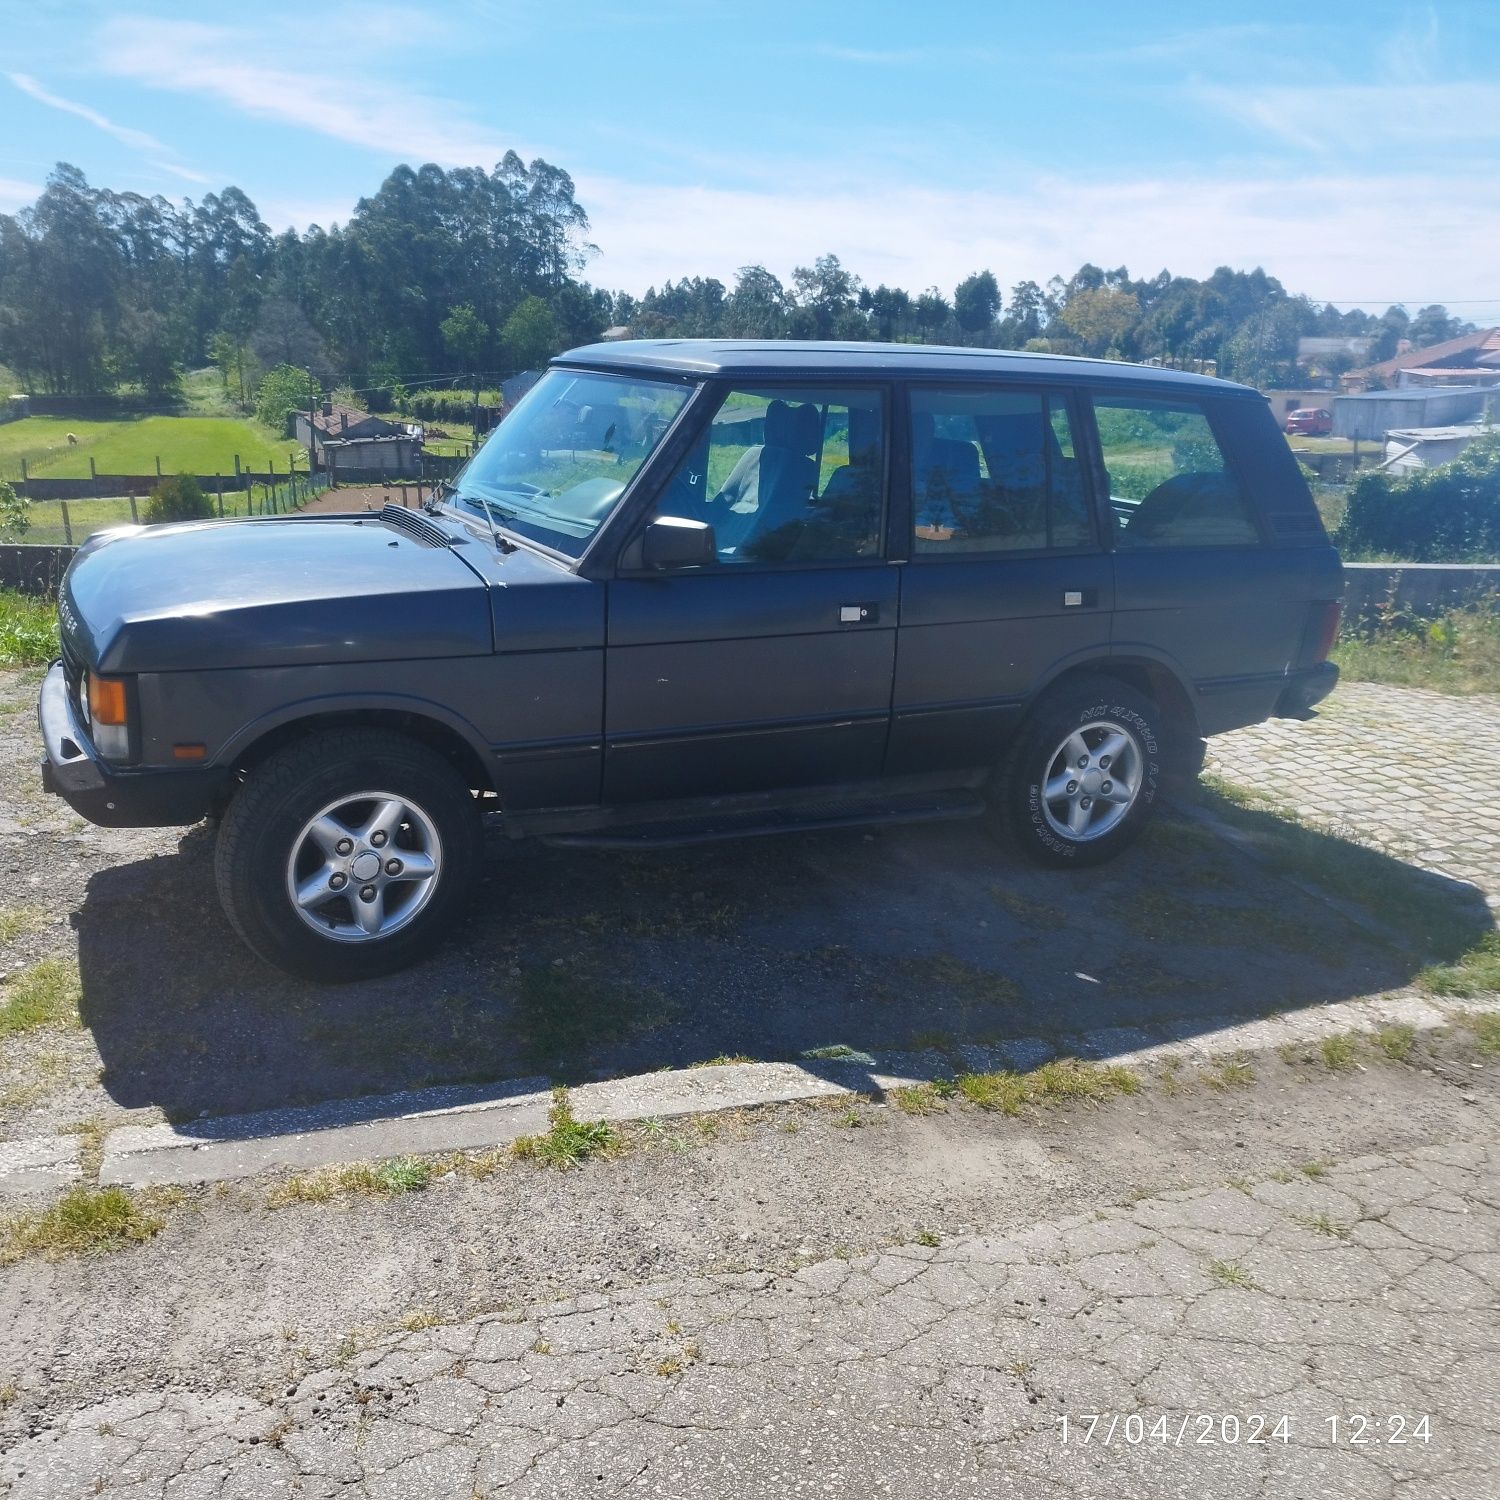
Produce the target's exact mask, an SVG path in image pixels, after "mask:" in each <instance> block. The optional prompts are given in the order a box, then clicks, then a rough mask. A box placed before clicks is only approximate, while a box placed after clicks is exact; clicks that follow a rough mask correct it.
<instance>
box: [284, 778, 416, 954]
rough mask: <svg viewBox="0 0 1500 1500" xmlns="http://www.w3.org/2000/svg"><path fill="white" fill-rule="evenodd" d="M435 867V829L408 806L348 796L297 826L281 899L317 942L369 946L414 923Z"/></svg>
mask: <svg viewBox="0 0 1500 1500" xmlns="http://www.w3.org/2000/svg"><path fill="white" fill-rule="evenodd" d="M442 866H443V846H442V840H441V839H440V838H439V837H438V831H437V825H436V824H435V823H434V822H433V821H432V819H431V818H430V817H428V816H427V814H426V813H425V812H423V810H422V809H421V808H420V807H418V806H417V804H416V803H415V802H412V801H411V800H410V799H408V798H405V797H398V796H396V795H395V794H394V793H393V792H355V793H354V794H353V795H352V796H347V797H340V798H339V799H338V800H337V801H336V802H330V803H329V804H328V806H327V807H325V808H324V809H323V810H322V811H321V812H319V813H318V814H317V815H316V816H315V817H311V818H309V819H308V820H307V822H306V823H305V824H304V825H303V828H302V832H301V833H299V834H298V835H297V837H296V839H295V840H294V841H293V844H292V853H291V857H290V858H289V859H288V860H287V866H286V889H287V895H288V896H289V897H290V898H291V902H292V910H293V911H295V912H296V913H297V915H298V916H299V917H301V918H302V920H303V921H304V922H305V923H306V924H307V925H308V926H309V927H311V928H312V930H313V931H314V932H316V933H317V934H318V936H319V937H324V938H332V939H333V940H334V941H336V942H340V943H368V942H372V941H374V940H376V939H379V938H387V937H389V936H390V935H391V934H392V933H393V932H398V931H400V929H401V928H403V927H405V926H406V925H407V924H408V923H409V922H411V921H413V920H414V919H415V917H416V916H417V914H418V913H419V912H420V911H421V910H422V908H423V907H425V906H426V905H427V903H428V902H429V901H430V900H431V899H432V897H433V895H434V893H435V892H436V891H437V888H438V879H439V876H440V875H441V874H442Z"/></svg>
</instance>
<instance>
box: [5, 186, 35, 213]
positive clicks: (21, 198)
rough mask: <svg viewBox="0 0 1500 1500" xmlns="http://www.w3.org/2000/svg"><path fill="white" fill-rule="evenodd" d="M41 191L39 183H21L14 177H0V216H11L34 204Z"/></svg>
mask: <svg viewBox="0 0 1500 1500" xmlns="http://www.w3.org/2000/svg"><path fill="white" fill-rule="evenodd" d="M41 191H42V185H41V183H39V182H21V181H20V180H19V179H18V178H15V177H0V214H13V213H15V211H16V210H17V209H18V208H25V207H26V206H27V205H28V204H31V203H35V202H36V200H37V196H38V194H40V192H41Z"/></svg>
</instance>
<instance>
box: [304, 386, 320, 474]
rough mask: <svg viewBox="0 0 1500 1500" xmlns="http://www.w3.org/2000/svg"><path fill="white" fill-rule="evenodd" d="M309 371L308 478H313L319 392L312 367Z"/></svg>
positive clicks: (315, 461)
mask: <svg viewBox="0 0 1500 1500" xmlns="http://www.w3.org/2000/svg"><path fill="white" fill-rule="evenodd" d="M306 369H307V477H308V478H309V479H311V478H312V476H313V473H314V472H315V471H316V469H317V467H318V463H317V452H318V444H317V437H316V433H317V429H316V428H315V427H314V426H313V416H314V414H315V412H316V410H317V392H316V391H315V390H314V389H313V373H312V366H311V365H308V366H306Z"/></svg>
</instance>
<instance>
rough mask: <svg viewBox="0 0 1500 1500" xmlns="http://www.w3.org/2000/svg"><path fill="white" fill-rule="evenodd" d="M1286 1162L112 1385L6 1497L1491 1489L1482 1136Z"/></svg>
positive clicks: (1431, 1493)
mask: <svg viewBox="0 0 1500 1500" xmlns="http://www.w3.org/2000/svg"><path fill="white" fill-rule="evenodd" d="M1284 1175H1286V1176H1287V1177H1288V1178H1289V1180H1284V1181H1283V1180H1276V1179H1275V1178H1272V1179H1270V1180H1264V1181H1260V1182H1257V1183H1254V1184H1253V1185H1244V1184H1242V1185H1240V1186H1238V1187H1219V1188H1201V1187H1200V1188H1194V1189H1191V1190H1186V1191H1176V1192H1167V1193H1163V1194H1160V1195H1157V1196H1154V1197H1149V1198H1145V1199H1142V1200H1141V1201H1139V1202H1137V1203H1135V1204H1133V1205H1129V1206H1116V1207H1112V1208H1109V1209H1105V1210H1101V1211H1098V1212H1094V1213H1089V1214H1084V1215H1074V1216H1071V1217H1067V1218H1061V1219H1055V1220H1051V1221H1048V1222H1042V1223H1038V1224H1036V1225H1035V1226H1034V1227H1032V1228H1029V1229H1026V1230H1024V1231H1022V1232H1019V1233H1015V1234H1011V1235H994V1236H992V1235H971V1236H964V1237H960V1238H956V1239H953V1240H951V1241H947V1242H943V1243H939V1244H937V1245H931V1246H929V1245H923V1244H921V1243H913V1244H906V1245H901V1246H897V1247H893V1248H889V1249H886V1250H883V1251H881V1252H878V1253H872V1254H867V1255H861V1256H858V1257H856V1258H852V1259H849V1260H842V1259H831V1260H823V1261H819V1262H816V1263H814V1264H811V1265H807V1266H805V1267H803V1268H802V1269H800V1270H797V1271H795V1272H793V1273H791V1274H784V1275H778V1274H772V1273H768V1272H750V1273H738V1274H727V1275H716V1276H695V1277H689V1278H686V1279H670V1280H663V1281H657V1282H653V1283H648V1284H645V1285H642V1286H638V1287H634V1288H631V1289H629V1290H626V1291H622V1292H619V1293H615V1294H589V1295H584V1296H580V1297H573V1298H569V1299H567V1300H564V1301H558V1302H552V1303H547V1304H544V1305H541V1306H537V1307H533V1308H530V1309H527V1310H525V1311H524V1312H508V1313H500V1314H492V1315H488V1316H484V1317H479V1318H475V1319H471V1320H467V1321H463V1322H459V1323H455V1324H452V1325H443V1326H437V1327H432V1328H426V1329H420V1330H418V1331H413V1332H401V1333H396V1334H392V1335H390V1336H388V1337H386V1338H384V1339H381V1340H379V1341H377V1342H376V1343H375V1344H374V1345H373V1346H372V1347H369V1348H366V1349H363V1350H361V1351H360V1352H358V1353H356V1354H353V1355H352V1356H350V1357H347V1358H345V1359H343V1360H341V1361H339V1362H337V1363H334V1364H331V1365H329V1366H327V1367H325V1368H320V1369H318V1370H316V1371H314V1372H312V1373H309V1374H307V1375H305V1376H303V1377H302V1378H301V1379H299V1380H297V1381H296V1382H295V1383H294V1384H292V1385H290V1386H288V1387H287V1388H286V1389H285V1391H284V1392H282V1393H280V1394H278V1395H277V1396H276V1398H275V1399H272V1400H264V1399H257V1398H256V1397H254V1396H251V1395H248V1394H244V1393H241V1392H236V1391H233V1390H202V1389H190V1388H189V1389H172V1390H169V1391H165V1392H160V1391H159V1392H151V1393H144V1394H138V1395H127V1396H120V1397H115V1398H111V1399H108V1400H105V1401H101V1402H97V1403H94V1404H89V1405H85V1406H83V1407H80V1408H79V1409H78V1410H76V1411H74V1412H73V1413H72V1414H71V1415H70V1416H69V1417H68V1418H67V1419H66V1420H65V1421H64V1422H62V1423H61V1424H60V1425H59V1426H58V1427H56V1428H55V1429H53V1430H49V1431H44V1432H41V1433H39V1434H37V1435H36V1436H33V1437H31V1438H29V1439H28V1440H25V1441H23V1442H21V1443H20V1444H19V1445H17V1446H16V1447H15V1448H14V1449H13V1450H12V1451H11V1453H10V1454H9V1455H8V1456H7V1457H6V1458H5V1459H4V1460H3V1461H0V1487H3V1488H4V1490H5V1492H6V1493H7V1494H8V1495H9V1496H10V1497H12V1500H32V1497H36V1500H42V1497H46V1500H54V1497H62V1496H72V1495H93V1494H99V1493H103V1494H108V1495H111V1496H131V1497H141V1500H144V1497H147V1496H151V1497H158V1496H159V1497H162V1500H189V1497H194V1500H196V1497H202V1500H210V1497H212V1500H229V1497H236V1496H244V1497H247V1500H248V1497H256V1500H259V1497H268V1496H281V1495H287V1496H292V1495H296V1496H304V1497H317V1496H328V1497H332V1496H336V1495H337V1496H346V1497H353V1496H369V1497H370V1500H395V1497H413V1500H417V1497H421V1500H427V1497H435V1496H459V1497H469V1496H473V1495H485V1496H488V1495H494V1494H504V1495H506V1496H508V1497H515V1500H521V1497H543V1496H548V1497H551V1496H565V1495H566V1496H575V1495H580V1494H597V1495H614V1494H637V1493H639V1494H650V1495H654V1496H663V1497H665V1496H693V1497H698V1496H726V1497H727V1496H735V1497H757V1496H767V1497H770V1496H777V1497H780V1496H787V1495H802V1494H807V1495H840V1496H843V1495H889V1496H908V1495H912V1496H915V1495H928V1494H934V1493H938V1492H939V1491H940V1490H948V1491H951V1492H956V1493H961V1494H974V1495H984V1496H1009V1495H1015V1496H1018V1497H1020V1496H1025V1497H1028V1500H1034V1497H1037V1496H1049V1495H1056V1496H1081V1495H1095V1494H1097V1495H1112V1496H1113V1495H1121V1494H1125V1495H1153V1496H1155V1495H1161V1496H1167V1495H1173V1496H1175V1495H1183V1496H1187V1495H1194V1496H1214V1497H1219V1496H1226V1497H1227V1496H1246V1497H1251V1496H1276V1497H1282V1496H1309V1497H1311V1496H1319V1497H1330V1496H1344V1495H1348V1496H1351V1497H1354V1496H1357V1497H1360V1500H1378V1497H1382V1496H1398V1495H1399V1496H1401V1497H1402V1500H1429V1497H1430V1500H1439V1497H1444V1500H1460V1497H1470V1496H1472V1497H1474V1500H1480V1497H1490V1496H1493V1494H1494V1493H1495V1490H1494V1482H1495V1473H1496V1470H1497V1467H1500V1150H1497V1149H1496V1147H1495V1146H1494V1145H1492V1144H1489V1143H1487V1142H1482V1141H1453V1142H1447V1143H1442V1144H1437V1145H1431V1146H1424V1147H1420V1148H1417V1149H1414V1150H1410V1151H1404V1152H1398V1153H1394V1154H1389V1155H1363V1156H1358V1157H1355V1158H1353V1159H1351V1160H1348V1161H1345V1162H1342V1163H1340V1164H1338V1165H1336V1166H1332V1167H1329V1168H1327V1169H1326V1171H1324V1172H1323V1173H1322V1174H1321V1175H1319V1176H1316V1177H1310V1176H1307V1175H1305V1174H1303V1173H1295V1174H1284ZM1131 1414H1134V1415H1135V1416H1136V1417H1137V1418H1139V1426H1137V1425H1136V1424H1135V1423H1130V1424H1126V1423H1125V1422H1124V1419H1125V1418H1126V1417H1127V1416H1130V1415H1131ZM1091 1415H1097V1416H1098V1417H1099V1419H1100V1420H1099V1421H1098V1423H1097V1424H1096V1425H1095V1426H1094V1427H1093V1428H1092V1430H1090V1428H1089V1418H1090V1416H1091ZM1064 1417H1066V1418H1067V1419H1068V1431H1067V1433H1066V1434H1064V1431H1063V1426H1062V1419H1063V1418H1064ZM1112 1419H1113V1422H1112ZM1231 1419H1232V1420H1231ZM1086 1434H1087V1436H1086ZM1127 1434H1128V1436H1127Z"/></svg>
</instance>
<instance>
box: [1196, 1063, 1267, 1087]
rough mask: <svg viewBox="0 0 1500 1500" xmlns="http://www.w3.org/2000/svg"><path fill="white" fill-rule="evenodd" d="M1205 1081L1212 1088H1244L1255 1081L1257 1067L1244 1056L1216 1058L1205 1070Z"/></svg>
mask: <svg viewBox="0 0 1500 1500" xmlns="http://www.w3.org/2000/svg"><path fill="white" fill-rule="evenodd" d="M1203 1081H1204V1083H1206V1084H1207V1085H1208V1086H1209V1088H1211V1089H1242V1088H1248V1087H1249V1086H1250V1085H1251V1084H1252V1083H1254V1082H1255V1069H1254V1068H1253V1067H1251V1065H1250V1060H1249V1059H1248V1058H1246V1057H1244V1056H1236V1057H1221V1058H1216V1059H1215V1060H1214V1062H1213V1063H1212V1064H1211V1065H1210V1066H1209V1067H1207V1068H1205V1069H1204V1070H1203Z"/></svg>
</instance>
